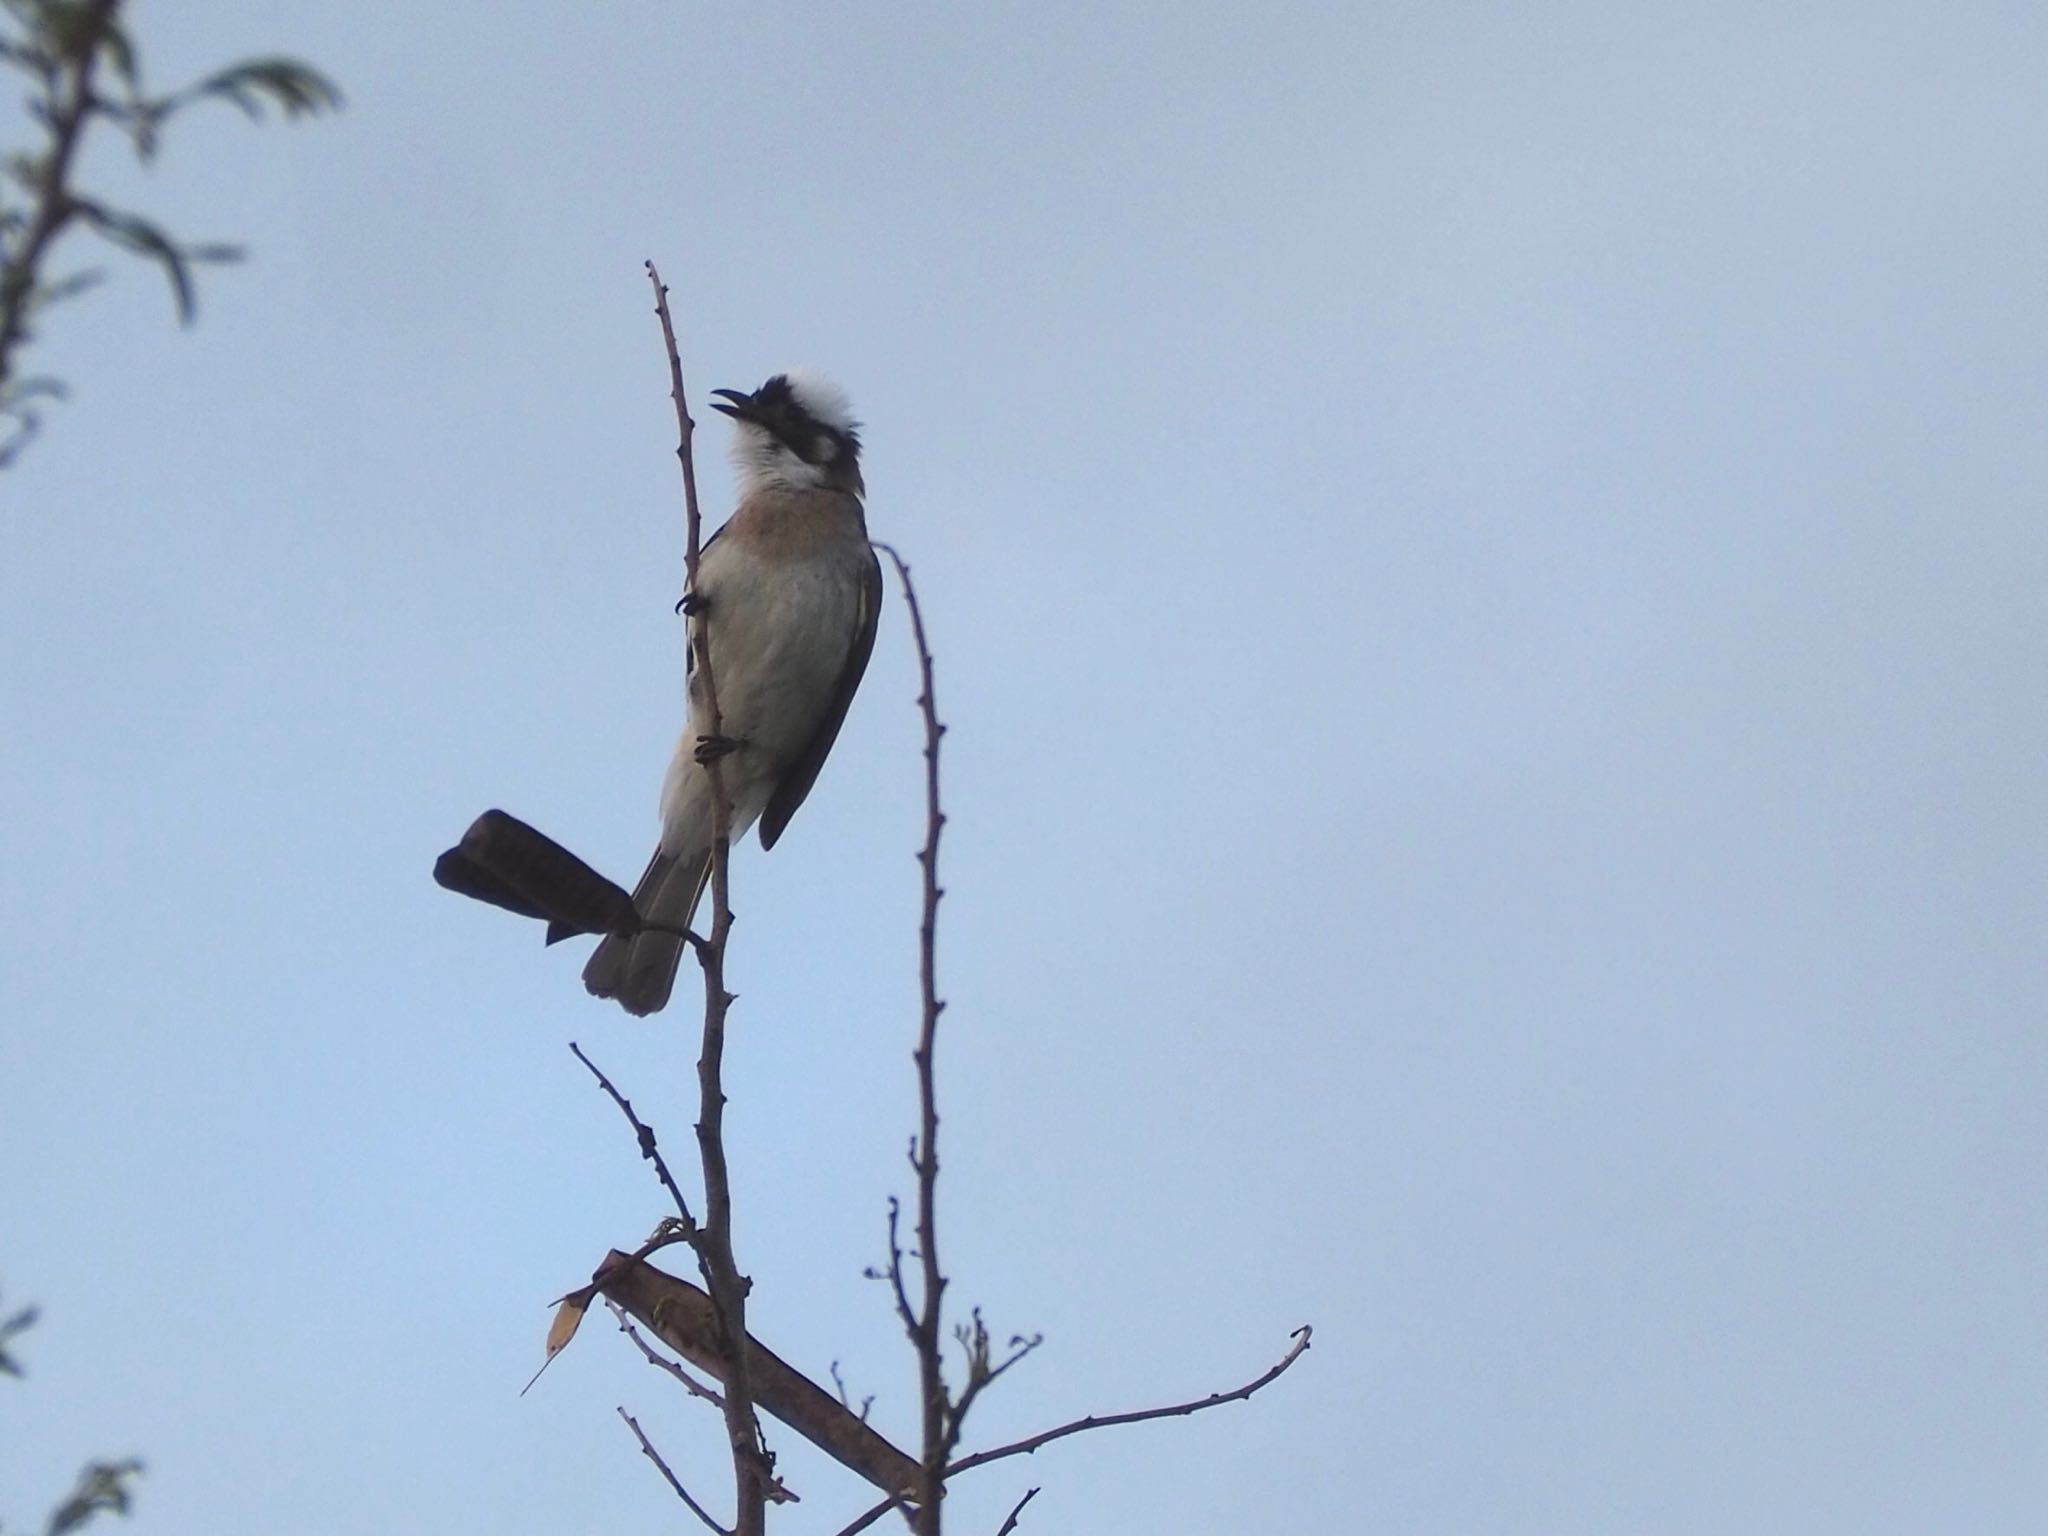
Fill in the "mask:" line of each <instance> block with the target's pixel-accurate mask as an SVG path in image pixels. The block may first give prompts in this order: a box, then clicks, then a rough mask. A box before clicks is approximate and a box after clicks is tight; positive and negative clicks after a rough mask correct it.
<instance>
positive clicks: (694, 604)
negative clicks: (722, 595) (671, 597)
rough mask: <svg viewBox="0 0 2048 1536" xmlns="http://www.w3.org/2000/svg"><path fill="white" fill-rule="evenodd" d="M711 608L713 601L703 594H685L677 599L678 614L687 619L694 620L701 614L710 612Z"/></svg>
mask: <svg viewBox="0 0 2048 1536" xmlns="http://www.w3.org/2000/svg"><path fill="white" fill-rule="evenodd" d="M710 608H711V600H710V599H709V598H707V597H705V596H703V595H702V594H701V593H697V592H685V593H684V594H683V595H682V596H681V597H679V598H677V599H676V612H677V613H680V614H681V615H682V616H683V617H684V618H686V619H694V618H696V617H697V615H698V614H700V613H707V612H709V611H710Z"/></svg>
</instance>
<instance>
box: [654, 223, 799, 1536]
mask: <svg viewBox="0 0 2048 1536" xmlns="http://www.w3.org/2000/svg"><path fill="white" fill-rule="evenodd" d="M647 280H648V282H649V283H651V284H652V285H653V287H654V312H655V314H656V315H657V316H658V317H659V318H660V320H661V337H662V342H663V344H664V345H665V346H666V347H667V349H668V372H669V396H670V398H671V399H673V400H674V401H675V407H676V428H677V432H678V437H677V441H676V459H677V461H678V462H679V463H680V464H681V466H682V471H683V507H684V516H685V519H686V528H685V535H686V537H685V544H684V556H683V571H684V592H685V594H686V595H687V596H691V597H694V596H695V595H696V594H697V578H698V566H699V559H700V556H701V553H702V551H703V547H704V545H703V517H702V514H701V513H700V512H699V510H698V506H697V468H696V461H695V459H694V458H693V457H692V455H691V450H690V445H691V438H692V435H693V434H694V433H695V431H696V423H695V422H693V421H692V420H691V419H690V408H689V404H688V401H687V398H686V396H685V394H684V391H683V360H682V353H681V351H680V350H679V349H678V347H677V345H676V328H675V322H674V320H673V319H671V318H670V316H669V308H668V287H667V285H666V284H665V283H663V282H662V280H661V273H660V272H658V271H657V270H656V269H655V265H654V263H653V262H651V261H650V262H648V263H647ZM709 620H710V615H709V614H707V613H706V612H704V611H703V609H702V607H701V605H699V606H698V610H697V611H696V612H695V613H693V614H692V615H691V616H690V619H689V634H690V652H691V656H692V658H693V659H694V662H695V676H694V678H693V680H692V681H693V685H701V688H702V692H701V694H694V686H693V696H694V697H696V698H701V700H702V702H703V706H704V729H705V733H706V734H707V735H708V736H710V737H714V738H715V737H718V736H719V735H721V734H722V728H723V721H722V719H721V717H720V715H719V709H718V687H717V683H716V681H715V677H714V674H713V672H712V665H711V631H710V623H709ZM705 772H706V774H707V775H708V776H709V781H710V784H711V799H712V807H713V816H714V818H715V819H714V822H713V825H714V827H715V829H716V835H715V836H714V837H713V839H712V843H711V933H710V935H709V936H708V937H707V938H706V939H705V940H704V942H703V943H702V944H701V945H699V946H698V947H697V959H698V962H699V963H700V964H701V965H702V967H703V969H704V1040H703V1049H702V1051H701V1052H700V1053H699V1055H698V1057H697V1095H698V1106H697V1152H698V1156H699V1158H700V1160H701V1161H702V1163H703V1165H704V1226H703V1238H702V1241H700V1242H699V1243H698V1244H697V1245H696V1246H697V1261H698V1263H699V1265H700V1266H701V1267H702V1269H703V1272H704V1288H705V1290H706V1291H707V1292H709V1293H710V1296H711V1300H712V1303H713V1305H714V1306H715V1307H716V1308H717V1312H718V1323H719V1328H720V1330H721V1332H722V1333H723V1335H724V1342H725V1345H726V1355H727V1358H728V1359H730V1360H731V1361H732V1373H731V1375H729V1376H728V1377H727V1378H726V1382H725V1389H726V1391H725V1428H726V1438H727V1440H728V1441H730V1443H731V1447H732V1460H733V1480H734V1483H735V1486H736V1493H737V1499H736V1509H737V1514H736V1517H735V1521H734V1529H735V1532H736V1536H762V1531H763V1528H764V1525H765V1523H766V1518H767V1515H766V1504H767V1499H768V1496H769V1490H770V1488H771V1486H772V1485H773V1482H774V1467H773V1461H772V1458H771V1457H770V1456H769V1453H768V1450H767V1446H766V1444H765V1443H764V1442H763V1440H762V1438H761V1421H760V1418H759V1416H758V1415H756V1414H755V1412H754V1401H753V1397H752V1395H751V1394H750V1393H749V1392H748V1390H747V1310H746V1309H747V1291H746V1283H745V1282H743V1281H742V1280H741V1278H740V1274H739V1266H738V1264H737V1262H736V1261H735V1260H734V1258H733V1251H732V1183H731V1179H730V1177H729V1175H728V1173H727V1170H726V1161H725V1086H724V1082H723V1078H722V1072H723V1063H724V1058H725V1015H726V1010H727V1009H728V1008H730V1007H731V1006H732V1001H733V998H732V994H731V993H730V992H728V991H726V989H725V946H726V938H727V935H728V934H729V933H730V932H731V931H732V888H731V868H730V866H731V862H732V801H731V799H730V797H729V796H728V795H727V793H726V788H725V774H724V771H723V768H722V766H721V765H720V764H719V763H718V762H717V761H716V759H713V760H711V761H709V762H707V763H706V764H705Z"/></svg>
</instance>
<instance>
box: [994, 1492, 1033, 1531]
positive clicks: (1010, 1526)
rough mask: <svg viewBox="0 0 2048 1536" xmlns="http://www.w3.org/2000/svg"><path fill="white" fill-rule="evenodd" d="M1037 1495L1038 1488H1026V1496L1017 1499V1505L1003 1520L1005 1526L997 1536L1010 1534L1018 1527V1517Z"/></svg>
mask: <svg viewBox="0 0 2048 1536" xmlns="http://www.w3.org/2000/svg"><path fill="white" fill-rule="evenodd" d="M1037 1497H1038V1490H1037V1489H1036V1488H1026V1489H1025V1490H1024V1497H1023V1498H1021V1499H1019V1500H1018V1501H1017V1504H1016V1507H1015V1508H1014V1509H1012V1510H1011V1511H1010V1517H1009V1518H1008V1519H1007V1520H1005V1521H1004V1522H1003V1528H1002V1529H1001V1530H999V1531H997V1532H996V1536H1010V1532H1012V1531H1014V1530H1015V1529H1017V1517H1018V1516H1019V1515H1021V1514H1023V1513H1024V1506H1025V1505H1026V1504H1029V1503H1030V1502H1031V1501H1032V1500H1033V1499H1035V1498H1037Z"/></svg>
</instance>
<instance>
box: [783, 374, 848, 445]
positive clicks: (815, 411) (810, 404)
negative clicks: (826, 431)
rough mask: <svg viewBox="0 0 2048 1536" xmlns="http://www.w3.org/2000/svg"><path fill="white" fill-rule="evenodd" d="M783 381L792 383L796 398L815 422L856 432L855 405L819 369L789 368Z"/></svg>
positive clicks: (791, 391) (844, 392)
mask: <svg viewBox="0 0 2048 1536" xmlns="http://www.w3.org/2000/svg"><path fill="white" fill-rule="evenodd" d="M783 377H785V378H786V379H788V380H789V392H790V393H791V394H792V395H794V396H795V397H796V403H797V404H798V405H800V406H802V407H803V408H804V409H805V410H806V411H808V412H809V413H810V414H811V416H812V417H813V418H815V419H816V420H818V421H822V422H823V423H824V424H825V425H826V426H828V427H837V428H838V429H839V430H840V431H841V432H850V431H852V430H853V402H852V401H851V400H849V399H847V398H846V391H845V390H843V389H841V388H840V387H839V385H838V384H837V383H836V382H834V381H833V380H831V379H829V378H827V377H826V376H825V375H824V374H822V373H820V372H818V370H817V369H815V368H806V367H801V366H799V367H796V368H785V369H784V370H783Z"/></svg>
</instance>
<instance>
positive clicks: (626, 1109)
mask: <svg viewBox="0 0 2048 1536" xmlns="http://www.w3.org/2000/svg"><path fill="white" fill-rule="evenodd" d="M569 1049H570V1050H571V1051H572V1052H574V1053H575V1056H576V1059H577V1060H578V1061H580V1062H582V1063H583V1065H584V1066H586V1067H588V1068H589V1069H590V1075H591V1076H592V1077H594V1078H596V1079H597V1086H598V1087H600V1088H602V1089H603V1090H604V1091H605V1092H606V1093H608V1094H610V1095H611V1099H612V1102H613V1103H614V1104H616V1105H618V1106H619V1113H620V1114H622V1115H624V1116H625V1117H626V1121H627V1123H628V1124H629V1125H631V1126H632V1127H633V1135H634V1136H635V1137H636V1138H638V1140H639V1143H640V1155H641V1156H642V1157H644V1158H646V1159H647V1161H649V1162H650V1163H652V1164H654V1172H655V1174H656V1175H657V1176H658V1177H659V1178H660V1180H661V1182H662V1187H663V1188H665V1189H667V1191H668V1193H669V1198H670V1199H672V1200H674V1201H675V1203H676V1210H677V1211H678V1212H680V1213H681V1215H682V1218H683V1224H684V1226H685V1227H686V1228H687V1229H688V1230H689V1232H690V1233H691V1234H692V1235H693V1236H692V1241H694V1240H695V1239H694V1234H695V1233H696V1231H697V1219H696V1217H694V1216H692V1215H691V1214H690V1203H689V1201H687V1200H685V1199H684V1198H683V1191H682V1188H681V1186H680V1185H678V1184H677V1183H676V1181H675V1175H674V1174H672V1173H670V1172H669V1171H668V1163H667V1162H666V1161H664V1160H663V1158H662V1155H661V1148H660V1147H658V1146H656V1145H655V1141H654V1127H653V1126H651V1125H649V1124H648V1123H647V1122H646V1121H644V1120H642V1119H641V1118H640V1117H639V1116H638V1115H636V1114H634V1113H633V1104H632V1101H631V1100H629V1099H628V1098H627V1097H626V1096H625V1095H624V1094H623V1093H621V1092H619V1090H618V1089H616V1088H614V1087H613V1086H612V1080H611V1079H610V1078H608V1077H606V1076H605V1075H604V1073H603V1071H601V1070H600V1069H599V1067H598V1065H597V1063H596V1062H594V1061H592V1060H591V1059H590V1058H589V1057H588V1056H586V1055H584V1054H583V1047H582V1046H580V1045H578V1044H577V1043H576V1042H575V1041H574V1040H571V1041H570V1042H569Z"/></svg>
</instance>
